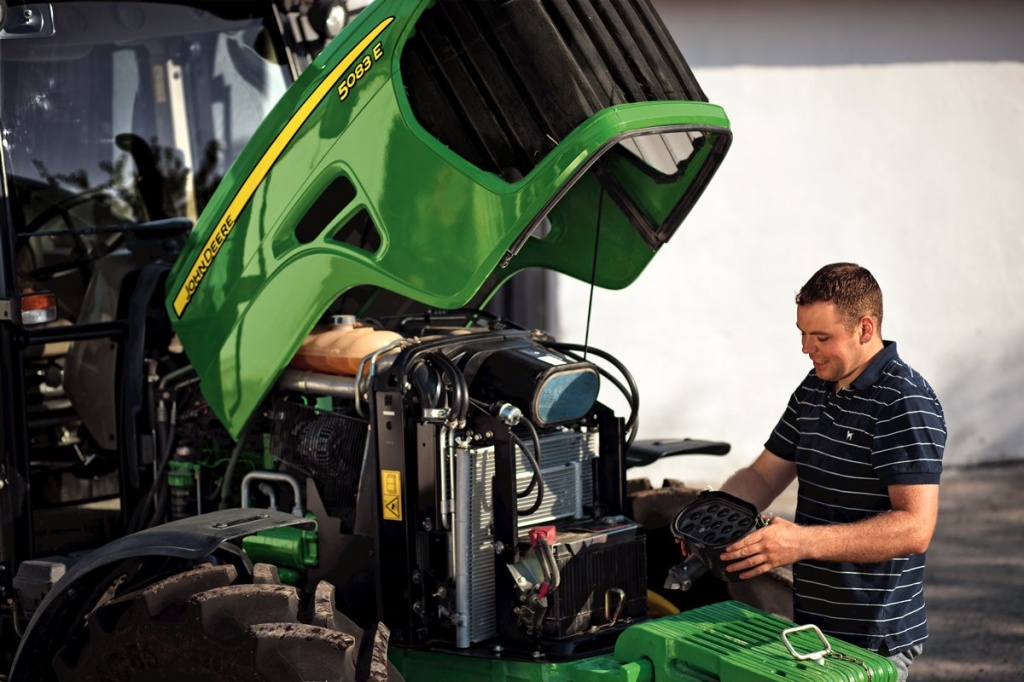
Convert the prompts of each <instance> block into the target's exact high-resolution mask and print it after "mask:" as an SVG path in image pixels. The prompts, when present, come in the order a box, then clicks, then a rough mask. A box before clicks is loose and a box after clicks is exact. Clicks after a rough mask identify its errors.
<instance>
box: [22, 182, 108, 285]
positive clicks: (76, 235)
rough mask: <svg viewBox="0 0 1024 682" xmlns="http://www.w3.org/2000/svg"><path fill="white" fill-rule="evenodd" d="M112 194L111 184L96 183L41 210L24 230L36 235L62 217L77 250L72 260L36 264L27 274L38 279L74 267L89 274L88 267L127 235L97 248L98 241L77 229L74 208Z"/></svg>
mask: <svg viewBox="0 0 1024 682" xmlns="http://www.w3.org/2000/svg"><path fill="white" fill-rule="evenodd" d="M110 198H111V197H110V190H109V188H107V187H93V188H90V189H87V190H85V191H84V192H79V193H78V194H73V195H71V196H68V197H65V198H63V199H61V200H59V201H57V202H56V203H53V204H51V205H49V206H47V207H46V208H45V209H43V210H42V211H40V212H39V214H38V215H36V216H35V217H34V218H33V219H32V220H31V221H29V223H28V224H27V225H25V227H24V229H23V230H22V231H21V234H22V235H23V237H32V234H33V233H34V232H37V231H39V230H40V229H41V228H43V227H45V226H46V224H47V223H49V222H50V221H52V220H54V219H55V218H59V219H60V220H61V221H62V222H63V223H64V226H65V227H66V228H67V236H68V237H70V238H71V239H72V240H73V241H74V245H75V252H74V253H73V254H72V258H71V260H70V261H66V262H62V263H57V264H54V265H45V266H41V267H38V268H33V269H32V270H30V271H28V272H26V273H25V274H26V275H27V276H28V277H30V278H32V279H35V280H37V281H45V280H48V279H51V278H52V277H54V276H55V275H56V274H57V273H59V272H62V271H67V270H70V269H73V268H78V269H80V270H82V273H83V275H85V274H87V273H86V272H85V268H86V267H87V266H88V265H89V264H90V263H92V262H93V261H95V260H96V259H98V258H100V257H102V256H103V255H104V254H106V253H108V252H109V251H111V250H112V249H113V248H114V247H115V246H116V244H117V242H118V241H119V240H120V239H122V238H123V235H119V234H115V235H113V236H112V238H111V239H110V240H109V241H106V242H102V247H101V248H97V244H95V243H93V244H90V243H87V242H86V241H85V240H84V239H83V238H82V234H81V233H80V232H79V231H78V230H76V229H75V223H76V221H75V218H74V216H73V215H72V210H73V209H74V208H75V207H76V206H80V205H82V204H87V203H90V202H104V203H109V202H110Z"/></svg>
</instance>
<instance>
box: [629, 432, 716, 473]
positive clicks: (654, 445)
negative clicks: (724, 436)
mask: <svg viewBox="0 0 1024 682" xmlns="http://www.w3.org/2000/svg"><path fill="white" fill-rule="evenodd" d="M730 449H732V446H730V445H729V443H726V442H724V441H718V440H695V439H693V438H683V439H674V440H666V439H659V440H637V441H633V444H632V445H630V446H629V450H627V451H626V468H627V469H631V468H633V467H641V466H647V465H648V464H654V463H655V462H657V461H658V460H659V459H661V458H662V457H675V456H677V455H715V456H719V457H720V456H722V455H727V454H729V450H730Z"/></svg>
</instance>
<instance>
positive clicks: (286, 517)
mask: <svg viewBox="0 0 1024 682" xmlns="http://www.w3.org/2000/svg"><path fill="white" fill-rule="evenodd" d="M295 525H307V526H312V525H315V524H314V523H313V521H311V520H310V519H306V518H300V517H297V516H293V515H291V514H286V513H284V512H278V511H271V510H267V509H224V510H221V511H216V512H211V513H209V514H203V515H201V516H193V517H189V518H187V519H181V520H178V521H172V522H171V523H167V524H164V525H162V526H156V527H155V528H149V529H146V530H143V531H140V532H138V533H133V534H132V535H126V536H125V537H122V538H118V539H117V540H114V541H112V542H110V543H108V544H106V545H104V546H103V547H100V548H99V549H97V550H95V551H93V552H91V553H90V554H89V555H88V556H87V557H85V558H84V559H82V560H81V561H79V562H78V563H76V564H75V565H74V566H73V567H72V568H71V570H69V571H68V572H67V573H66V574H65V575H64V577H63V578H61V580H60V581H59V582H58V583H57V584H56V585H55V586H54V587H53V589H52V590H50V592H49V593H47V595H46V597H45V598H44V599H43V601H42V603H41V604H40V605H39V608H38V609H37V610H36V612H35V615H33V617H32V620H31V622H30V623H29V625H28V628H27V630H26V631H25V634H24V636H23V637H22V640H21V645H20V646H19V647H18V652H17V654H16V655H15V658H14V666H13V667H12V669H11V676H10V680H11V682H19V681H24V682H39V680H44V679H47V677H46V672H45V671H46V670H48V669H49V665H50V661H51V660H52V659H53V654H54V653H55V651H56V650H58V649H59V648H60V647H61V646H63V645H64V642H65V641H66V640H67V637H68V635H69V634H70V633H71V632H72V630H73V629H74V627H75V626H76V625H77V623H78V622H79V619H80V617H81V616H82V615H84V614H85V613H86V612H87V610H88V609H91V608H92V607H93V605H94V604H95V601H96V599H97V598H98V596H100V595H102V594H103V591H104V590H105V589H106V586H105V585H104V584H103V583H104V578H105V577H107V576H109V575H110V573H111V569H112V568H113V567H114V565H115V564H123V563H124V562H125V561H127V560H130V559H145V558H147V557H156V558H169V559H179V560H182V561H183V562H189V561H192V562H196V561H199V560H201V559H204V558H206V557H209V556H211V555H213V554H214V553H216V552H218V551H221V552H227V553H229V554H233V555H236V556H237V557H240V559H241V561H242V563H243V564H244V565H245V566H246V567H247V568H249V567H250V565H249V561H248V558H247V557H245V555H244V554H242V551H241V549H239V548H238V547H237V546H235V545H232V544H230V543H231V542H232V541H233V540H238V539H239V538H242V537H244V536H246V535H252V534H253V533H258V532H260V531H265V530H270V529H272V528H281V527H284V526H295Z"/></svg>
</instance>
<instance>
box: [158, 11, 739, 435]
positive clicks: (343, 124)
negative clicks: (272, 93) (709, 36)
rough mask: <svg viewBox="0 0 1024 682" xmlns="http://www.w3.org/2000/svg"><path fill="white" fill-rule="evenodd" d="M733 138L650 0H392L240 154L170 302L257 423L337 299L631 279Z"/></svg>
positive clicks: (470, 298)
mask: <svg viewBox="0 0 1024 682" xmlns="http://www.w3.org/2000/svg"><path fill="white" fill-rule="evenodd" d="M730 140H731V135H730V132H729V122H728V119H727V118H726V115H725V113H724V112H723V110H722V109H721V108H720V107H717V106H715V105H713V104H709V103H707V101H706V98H705V96H704V94H703V92H702V91H701V89H700V87H699V85H698V84H697V82H696V81H695V80H694V78H693V75H692V74H691V72H690V70H689V68H688V67H687V65H686V63H685V62H684V61H683V58H682V55H680V54H679V51H678V49H677V48H676V46H675V44H674V43H673V41H672V39H671V38H670V36H669V35H668V33H667V31H666V30H665V28H664V26H663V25H662V23H661V21H660V19H659V18H658V17H657V15H656V14H655V13H654V11H653V10H652V9H651V7H650V5H649V3H648V2H647V0H608V1H606V0H600V1H598V0H488V1H486V2H484V1H471V2H470V1H467V2H456V1H453V0H452V1H449V0H440V1H433V0H419V1H416V2H414V1H412V0H378V1H377V2H375V3H374V4H373V5H371V6H370V7H369V8H367V9H366V10H364V11H363V12H361V13H360V14H359V16H358V17H357V19H356V20H355V21H354V22H353V23H352V24H351V25H350V26H348V27H347V28H346V29H345V30H344V31H343V32H342V33H341V35H339V36H338V37H337V38H336V39H334V40H333V41H332V42H331V43H330V44H329V45H328V46H327V48H326V49H325V50H324V51H323V52H322V53H321V54H320V55H319V57H318V58H317V59H316V61H315V62H314V63H313V64H312V65H311V66H310V67H309V68H307V69H306V71H305V72H304V73H303V74H302V75H301V76H300V77H299V78H298V80H297V81H296V83H295V84H294V85H293V86H292V87H291V88H290V89H289V90H288V91H287V92H286V93H285V95H284V96H283V97H282V99H281V100H280V102H279V103H278V104H277V106H276V107H275V108H274V109H273V111H272V113H271V115H270V116H268V117H267V119H266V120H265V121H264V122H263V124H262V125H261V126H260V127H259V129H258V130H257V132H256V134H255V135H254V136H253V138H252V139H251V141H250V142H249V144H248V146H247V147H246V148H245V150H244V151H243V152H242V154H241V155H240V156H239V157H238V159H237V161H236V162H235V164H234V165H233V166H232V167H231V169H230V171H229V172H228V174H227V175H226V176H225V178H224V180H223V181H222V182H221V184H220V186H219V188H218V189H217V192H216V194H215V195H214V197H213V199H212V200H211V201H210V203H209V205H208V206H207V208H206V210H205V211H204V212H203V214H202V215H201V217H200V219H199V221H198V223H197V225H196V227H195V230H194V231H193V233H192V235H191V237H190V239H189V241H188V244H187V245H186V248H185V250H184V251H183V253H182V255H181V257H180V258H179V260H178V261H177V263H176V266H175V268H174V270H173V271H172V273H171V276H170V278H169V279H168V298H167V307H168V310H169V312H170V314H171V319H172V321H173V323H174V325H175V329H176V332H177V334H178V336H179V338H180V340H181V342H182V344H183V346H184V347H185V350H186V352H187V354H188V356H189V359H190V360H191V362H192V363H193V365H194V367H195V369H196V371H197V372H198V374H199V376H200V377H201V381H202V390H203V393H204V395H205V396H206V398H207V400H208V401H209V403H210V405H211V407H212V408H213V410H214V411H215V412H216V413H217V415H218V416H219V417H220V418H221V420H222V421H223V422H224V424H225V425H226V426H227V428H228V430H229V431H230V432H231V433H232V435H234V436H236V437H237V435H238V434H239V432H240V431H241V429H242V427H243V426H244V424H245V422H246V421H247V420H248V419H249V417H250V416H251V415H252V413H253V412H254V411H255V410H256V409H257V408H258V406H259V404H260V402H261V400H262V399H263V397H264V396H265V395H266V393H267V392H268V390H269V389H270V387H271V386H272V385H273V383H274V382H275V380H276V378H277V376H278V375H279V374H280V372H281V370H282V369H283V368H284V367H285V366H286V365H287V364H288V362H289V360H290V359H291V358H292V357H293V355H294V353H295V351H296V349H297V348H298V347H299V345H300V343H301V342H302V341H303V339H304V338H305V337H306V335H307V334H308V333H309V332H310V330H311V329H312V328H313V327H314V325H315V324H316V323H317V322H318V321H319V320H320V319H321V318H322V316H323V315H324V314H325V313H327V312H328V311H330V312H349V313H354V314H357V315H360V316H363V315H369V314H373V312H374V310H375V308H374V306H375V305H377V306H378V308H379V307H380V301H381V300H383V299H390V300H392V301H394V300H395V299H396V298H401V299H406V300H409V301H413V302H416V303H418V304H421V305H422V306H426V307H430V308H440V309H453V308H458V307H462V306H467V305H474V306H479V305H482V304H483V303H484V302H486V300H487V299H488V298H489V297H490V295H491V294H492V293H493V292H494V290H495V289H496V288H497V287H498V286H500V285H501V284H502V283H503V282H504V281H506V280H507V279H508V278H509V277H511V276H512V275H514V274H515V273H516V272H519V271H521V270H524V269H527V268H548V269H551V270H555V271H557V272H561V273H564V274H567V275H570V276H572V277H575V278H577V279H580V280H584V281H588V282H589V281H593V283H594V284H595V285H597V286H601V287H605V288H612V289H618V288H622V287H625V286H627V285H628V284H630V283H631V282H632V281H633V280H634V279H636V277H637V276H638V275H639V274H640V272H641V271H642V270H643V269H644V267H646V265H647V263H648V262H649V261H650V260H651V258H652V257H653V256H654V254H655V253H656V252H657V251H658V249H659V248H660V247H661V246H662V245H663V244H664V243H666V242H668V240H669V239H670V238H671V236H672V235H673V233H674V232H675V231H676V229H677V228H678V227H679V225H680V223H681V222H682V220H683V219H684V218H685V217H686V215H687V213H688V212H689V210H690V208H691V207H692V206H693V204H694V203H695V202H696V201H697V199H698V198H699V197H700V195H701V193H702V192H703V190H704V188H705V186H706V185H707V183H708V182H709V181H710V180H711V177H712V176H713V175H714V173H715V171H716V169H717V168H718V166H719V164H720V163H721V161H722V159H723V157H724V155H725V153H726V151H727V149H728V147H729V143H730ZM595 251H596V256H595Z"/></svg>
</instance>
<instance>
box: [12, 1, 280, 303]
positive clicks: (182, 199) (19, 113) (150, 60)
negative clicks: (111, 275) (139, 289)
mask: <svg viewBox="0 0 1024 682" xmlns="http://www.w3.org/2000/svg"><path fill="white" fill-rule="evenodd" d="M196 4H197V5H198V6H199V7H203V8H204V9H199V8H197V7H195V6H185V5H175V4H168V3H144V2H131V3H128V2H73V3H71V2H65V3H37V4H28V5H19V6H17V7H12V8H11V9H12V15H11V19H10V22H9V23H8V25H7V27H6V28H5V29H4V31H3V32H2V33H0V125H2V131H3V149H4V153H5V158H4V170H5V171H6V184H5V190H6V192H7V193H8V195H9V198H10V200H11V201H10V204H11V213H10V217H11V219H12V221H13V227H14V230H15V233H16V235H17V237H16V240H15V241H16V249H17V258H18V271H19V275H20V280H21V286H22V287H30V286H31V287H33V288H47V289H51V290H52V289H55V288H58V289H59V288H62V287H60V286H59V280H60V279H61V278H63V277H66V276H71V277H72V278H73V277H74V276H75V273H76V270H80V269H81V268H82V267H83V262H89V261H91V260H94V259H95V258H98V257H99V256H101V255H103V253H105V252H108V251H109V250H110V249H112V248H115V247H116V246H117V242H118V241H119V240H121V239H122V238H123V233H121V232H120V231H118V230H110V229H104V228H114V227H117V226H124V225H126V224H135V223H145V222H150V221H154V220H160V219H164V218H174V217H185V218H189V219H191V220H193V221H194V220H195V219H196V217H197V216H198V214H199V213H200V212H201V211H202V209H203V207H204V206H205V204H206V202H207V201H208V200H209V198H210V196H211V194H212V193H213V191H214V189H215V188H216V186H217V183H218V182H219V181H220V179H221V178H222V177H223V175H224V173H225V172H226V171H227V169H228V167H229V166H230V165H231V162H232V161H233V160H234V159H235V157H236V156H237V154H238V153H239V152H240V151H241V149H242V147H243V146H244V144H245V143H246V142H247V141H248V140H249V138H250V137H251V136H252V133H253V131H254V130H255V128H256V127H257V126H258V125H259V124H260V122H261V121H262V120H263V117H264V116H265V115H266V113H267V112H268V111H269V110H270V108H271V107H272V106H273V104H274V103H275V102H276V101H277V99H278V98H279V97H280V96H281V94H282V93H283V92H284V90H285V88H286V86H287V84H288V82H289V81H290V78H289V76H288V72H287V69H286V68H285V66H284V64H283V63H282V61H283V60H281V59H279V58H278V51H277V49H276V46H275V45H274V43H273V41H272V40H271V39H270V38H269V34H268V33H267V32H266V31H265V30H264V23H263V19H262V18H260V17H257V16H254V15H253V14H252V9H251V8H252V7H255V6H257V3H217V2H206V3H196ZM259 5H260V6H265V5H263V4H262V3H260V4H259ZM232 6H233V7H236V8H237V7H239V6H241V8H242V9H241V10H239V9H234V10H232V12H233V14H231V15H228V14H224V13H214V12H215V11H216V12H220V10H221V8H225V7H232ZM246 6H248V7H249V8H250V9H248V10H245V9H244V8H245V7H246ZM207 8H209V9H210V10H211V11H207ZM78 286H80V285H78ZM70 288H71V289H74V288H77V287H75V286H72V287H70ZM72 317H73V314H72Z"/></svg>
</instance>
